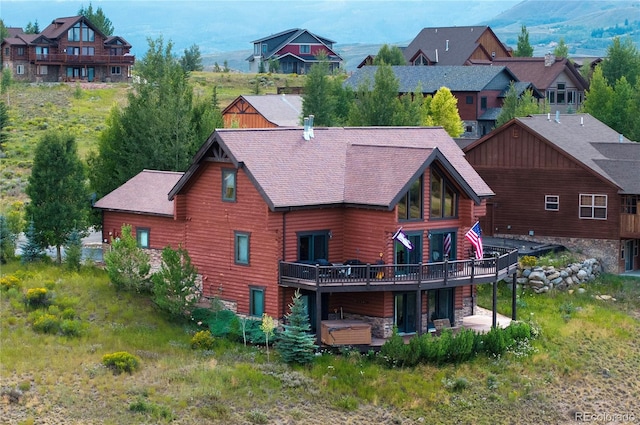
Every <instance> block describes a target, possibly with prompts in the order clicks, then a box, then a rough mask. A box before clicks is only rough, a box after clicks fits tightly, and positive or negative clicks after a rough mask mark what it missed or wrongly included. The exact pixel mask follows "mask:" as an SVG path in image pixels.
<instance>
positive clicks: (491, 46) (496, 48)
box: [470, 29, 511, 60]
mask: <svg viewBox="0 0 640 425" xmlns="http://www.w3.org/2000/svg"><path fill="white" fill-rule="evenodd" d="M478 44H480V45H481V46H482V47H483V48H484V51H483V50H482V48H480V47H478V48H477V49H476V50H474V52H473V53H472V54H471V58H470V59H489V60H491V59H492V58H491V53H492V52H496V56H495V57H497V58H503V57H510V56H511V55H510V54H509V52H507V50H506V49H505V47H504V44H502V42H501V41H500V40H499V39H498V38H497V37H496V36H495V34H493V32H492V31H489V30H488V29H487V30H485V31H484V32H483V33H482V35H481V36H480V37H479V38H478ZM485 51H486V52H485Z"/></svg>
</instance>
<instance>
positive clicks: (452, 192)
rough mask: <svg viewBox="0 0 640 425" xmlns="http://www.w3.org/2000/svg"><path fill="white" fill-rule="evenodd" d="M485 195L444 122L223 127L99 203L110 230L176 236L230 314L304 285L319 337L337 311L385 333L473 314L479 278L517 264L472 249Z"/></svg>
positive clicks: (274, 302) (145, 241)
mask: <svg viewBox="0 0 640 425" xmlns="http://www.w3.org/2000/svg"><path fill="white" fill-rule="evenodd" d="M136 194H139V195H140V199H137V198H136ZM492 195H493V192H492V191H491V189H490V188H489V187H488V186H487V184H486V183H485V182H484V181H483V180H482V179H481V178H480V176H479V175H478V174H477V173H476V172H475V170H474V169H473V168H472V167H471V166H470V165H469V163H468V162H467V161H466V159H465V158H464V155H463V153H462V151H461V150H460V148H458V146H457V145H456V143H455V142H454V141H453V139H451V137H449V136H448V135H447V133H446V132H445V131H444V130H443V129H442V128H440V127H437V128H425V127H416V128H393V127H378V128H316V129H313V128H306V129H305V130H303V129H302V128H300V127H298V128H268V129H219V130H216V131H215V132H214V133H213V134H212V135H211V136H210V137H209V139H208V140H207V141H206V142H205V143H204V145H203V146H202V147H201V149H200V151H199V152H198V153H197V154H196V155H195V157H194V159H193V162H192V165H191V166H190V168H189V169H188V170H187V171H186V172H185V173H184V174H183V175H176V174H174V173H163V172H152V171H143V172H142V173H140V174H139V175H137V176H135V177H134V178H133V179H131V180H130V181H129V182H127V183H125V184H124V185H123V186H121V187H120V188H118V189H116V190H115V191H113V192H112V193H110V194H108V195H107V196H105V197H104V198H102V199H101V200H99V201H98V202H97V203H96V207H97V208H100V209H102V211H103V232H104V234H103V237H104V240H105V242H108V241H109V240H110V239H111V238H112V237H113V236H115V235H117V232H118V229H120V227H121V226H122V225H123V224H130V225H131V226H132V227H133V229H134V231H135V233H136V236H137V238H138V241H139V242H140V244H141V245H142V246H144V247H145V248H148V249H151V250H155V251H157V250H160V249H162V248H163V247H164V246H166V245H171V246H174V247H175V246H176V245H177V244H178V243H180V244H182V246H183V247H184V248H186V249H187V250H188V252H189V254H190V256H191V259H192V262H193V263H194V264H195V265H196V266H197V267H198V271H199V273H200V275H201V276H202V283H203V290H204V296H205V297H208V298H213V297H215V298H217V299H219V300H221V301H222V302H223V303H224V304H225V305H226V306H227V307H228V308H229V309H231V310H233V311H235V312H237V313H238V314H242V315H247V316H254V317H256V318H259V317H261V316H262V314H263V313H266V314H269V315H270V316H273V317H277V318H282V317H284V315H285V314H286V313H287V312H288V304H290V302H291V297H292V295H293V294H294V291H295V290H296V289H300V290H301V293H302V294H303V297H304V299H305V301H306V303H307V308H308V312H309V315H310V319H311V322H312V326H313V328H314V329H315V331H316V333H317V337H318V341H319V342H320V339H321V326H323V327H324V328H323V329H324V331H327V332H330V331H331V329H328V328H327V327H326V326H325V324H326V323H332V328H333V327H336V326H338V327H339V324H340V322H338V323H336V321H335V319H341V320H343V321H345V323H346V321H347V320H349V321H351V322H349V323H351V325H353V321H357V322H359V323H361V324H366V326H367V328H370V334H372V335H373V336H374V337H379V338H386V337H389V336H390V335H391V333H392V330H393V327H394V326H395V327H397V329H398V331H399V332H400V333H403V334H411V333H421V332H426V331H428V330H430V329H432V328H433V321H434V320H436V319H449V321H450V322H451V323H452V324H454V325H455V324H460V323H461V321H462V318H463V317H464V316H467V315H471V314H473V309H474V306H475V297H474V294H475V290H474V289H475V288H474V285H476V284H480V283H489V282H497V281H498V280H499V279H502V278H505V277H507V276H511V277H513V276H514V273H515V266H516V264H517V252H515V253H514V252H511V253H506V252H505V253H504V254H503V255H501V256H499V257H491V258H485V259H480V260H474V259H470V255H471V245H470V243H469V241H468V240H467V239H466V238H465V233H466V232H467V231H468V230H469V229H470V227H471V226H473V224H474V223H475V222H476V220H477V219H478V217H479V216H482V215H484V214H485V203H486V198H488V197H490V196H492ZM148 196H151V197H156V196H157V197H162V200H158V201H149V200H147V201H144V200H143V199H142V198H143V197H148ZM142 205H146V207H144V208H145V209H142V208H143V207H142ZM400 229H402V232H403V234H404V235H406V237H407V239H408V242H410V243H407V241H405V243H404V244H403V243H402V242H401V241H400V239H399V238H397V237H396V238H394V236H395V235H396V234H397V233H398V230H400ZM141 235H142V236H141ZM448 235H449V237H447V236H448ZM447 250H448V253H447V252H446V251H447ZM447 254H448V255H447ZM156 257H157V256H156ZM330 319H332V320H333V322H328V320H330ZM368 332H369V331H368ZM323 342H325V343H331V341H326V340H324V341H323ZM351 343H356V342H355V341H351Z"/></svg>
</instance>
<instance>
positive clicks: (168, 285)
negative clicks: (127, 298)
mask: <svg viewBox="0 0 640 425" xmlns="http://www.w3.org/2000/svg"><path fill="white" fill-rule="evenodd" d="M197 276H198V271H197V269H196V268H195V267H194V266H193V265H192V264H191V258H190V257H189V253H188V252H187V251H186V250H185V249H182V248H178V250H175V251H174V250H173V249H171V247H166V248H165V249H163V250H162V265H161V267H160V271H158V272H157V273H154V274H153V276H152V277H151V280H152V281H153V301H154V302H155V303H156V305H157V306H158V307H159V308H160V309H161V310H163V311H165V312H166V313H169V315H170V316H172V317H176V318H177V317H181V318H184V317H185V316H186V315H187V314H189V313H190V312H191V310H192V309H193V307H194V306H195V304H196V303H197V302H198V300H199V299H200V294H201V291H200V289H199V288H198V287H197V285H196V278H197Z"/></svg>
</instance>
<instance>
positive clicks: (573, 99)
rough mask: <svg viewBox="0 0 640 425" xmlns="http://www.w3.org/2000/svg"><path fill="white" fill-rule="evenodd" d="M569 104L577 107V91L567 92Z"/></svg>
mask: <svg viewBox="0 0 640 425" xmlns="http://www.w3.org/2000/svg"><path fill="white" fill-rule="evenodd" d="M567 104H568V105H575V104H576V91H575V90H568V91H567Z"/></svg>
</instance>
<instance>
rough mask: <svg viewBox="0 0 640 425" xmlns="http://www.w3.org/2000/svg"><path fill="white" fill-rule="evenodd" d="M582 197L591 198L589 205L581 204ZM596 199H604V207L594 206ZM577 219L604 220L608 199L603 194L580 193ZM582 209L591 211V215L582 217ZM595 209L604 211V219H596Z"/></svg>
mask: <svg viewBox="0 0 640 425" xmlns="http://www.w3.org/2000/svg"><path fill="white" fill-rule="evenodd" d="M583 197H590V198H591V203H590V204H583V203H582V198H583ZM596 197H603V198H604V206H600V205H596V202H595V200H596ZM578 205H579V206H578V218H580V219H582V220H606V219H607V208H608V205H609V198H608V196H607V195H604V194H594V193H581V194H579V195H578ZM583 208H588V209H590V210H591V215H590V216H587V215H583V214H582V210H583ZM596 209H604V217H596V216H595V211H596Z"/></svg>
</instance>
